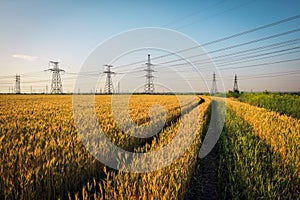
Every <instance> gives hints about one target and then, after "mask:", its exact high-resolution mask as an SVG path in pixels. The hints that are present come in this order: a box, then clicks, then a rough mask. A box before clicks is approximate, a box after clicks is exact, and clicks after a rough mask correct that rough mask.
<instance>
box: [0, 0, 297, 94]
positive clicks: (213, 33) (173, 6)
mask: <svg viewBox="0 0 300 200" xmlns="http://www.w3.org/2000/svg"><path fill="white" fill-rule="evenodd" d="M298 14H300V1H291V0H288V1H283V0H282V1H258V0H257V1H247V0H241V1H240V0H234V1H230V0H227V1H226V0H225V1H217V0H216V1H158V0H157V1H138V0H134V1H1V3H0V24H1V32H0V44H1V46H0V66H1V68H0V69H1V75H0V92H8V91H9V90H11V88H12V87H14V75H15V74H20V75H21V90H22V91H23V92H29V91H30V90H31V87H32V88H34V89H33V90H34V91H36V92H42V91H43V90H45V87H46V85H47V86H48V87H50V84H51V74H50V72H43V70H44V69H47V67H48V61H49V60H58V61H60V62H61V67H62V68H63V69H65V70H66V72H68V73H69V72H70V73H71V72H72V73H78V72H79V70H80V67H81V66H82V64H83V63H84V61H85V60H86V59H87V58H88V56H89V54H90V53H91V52H92V51H93V50H94V49H95V48H96V47H97V46H98V45H99V44H101V43H102V42H103V41H106V40H107V39H108V38H111V37H112V36H114V35H117V34H119V33H121V32H124V31H128V30H131V29H136V28H143V27H161V28H168V29H171V30H175V31H178V32H180V33H182V34H184V35H186V36H188V37H190V38H191V39H193V40H194V41H196V42H198V43H199V44H204V43H206V42H209V41H213V40H216V39H219V38H223V37H226V36H230V35H233V34H236V33H239V32H243V31H246V30H249V29H252V28H255V27H257V26H261V25H265V24H269V23H272V22H275V21H278V20H281V19H285V18H288V17H291V16H294V15H298ZM296 28H300V19H296V20H293V21H290V22H287V23H283V24H281V25H278V26H274V27H271V28H268V29H264V30H261V31H257V32H253V33H250V34H247V35H244V36H241V37H237V38H234V39H231V40H226V41H224V42H220V43H216V44H213V45H209V46H205V47H204V50H205V51H207V52H210V51H213V50H216V49H220V48H223V47H228V46H232V45H235V44H239V43H243V42H247V41H251V40H255V39H259V38H262V37H267V36H270V35H274V34H277V33H281V32H285V31H289V30H292V29H296ZM297 38H300V32H295V33H293V34H288V35H284V36H283V37H278V38H274V39H272V40H266V41H262V42H258V43H255V44H252V45H248V46H243V47H241V48H235V49H232V50H230V51H223V52H219V53H215V54H210V55H209V56H210V57H216V56H222V55H225V54H230V53H235V52H238V51H242V50H247V49H250V48H256V47H260V46H265V45H271V44H274V43H279V42H285V41H287V40H292V39H297ZM298 46H299V44H298V45H297V44H294V46H284V47H282V48H278V49H277V50H284V49H287V48H295V51H296V50H297V49H296V47H298ZM270 51H271V50H270ZM270 51H269V52H270ZM272 51H275V50H272ZM266 52H268V51H266ZM283 52H285V51H283ZM287 52H290V51H287ZM147 53H151V55H153V56H154V57H155V56H159V55H160V54H163V52H161V51H150V52H149V50H145V51H144V52H141V53H140V54H139V56H142V55H144V57H140V58H137V60H143V59H145V61H146V57H147ZM263 53H264V52H263ZM270 55H273V54H270ZM275 55H276V54H275ZM296 58H300V53H297V52H293V53H291V54H286V55H284V56H278V57H275V56H274V57H272V58H266V59H261V60H259V61H252V62H249V63H245V62H244V63H240V64H236V65H234V66H237V67H241V66H245V65H254V64H259V63H267V62H269V63H270V62H276V61H282V60H289V59H290V60H291V59H296ZM169 59H174V58H169ZM195 60H197V59H195ZM198 60H199V59H198ZM132 61H134V59H133V60H132V59H128V60H127V62H129V63H130V62H132ZM164 61H167V60H164ZM153 62H154V61H153ZM157 62H161V61H159V60H157ZM214 62H215V63H216V65H217V68H218V62H216V61H214ZM222 62H223V61H221V63H219V65H222V64H224V62H223V63H222ZM124 63H126V59H125V60H124ZM299 63H300V61H294V62H284V63H280V64H274V65H265V66H261V67H248V68H244V69H243V68H240V69H229V70H223V71H222V70H221V71H220V73H217V78H218V81H219V80H221V78H223V82H224V86H225V90H230V89H231V88H232V85H233V77H234V74H235V73H237V74H238V77H241V80H240V81H239V86H240V89H241V90H244V91H250V90H254V91H263V90H272V91H300V72H296V71H297V70H300V66H299ZM103 64H105V63H99V66H102V65H103ZM227 66H232V65H227ZM141 67H142V66H141ZM220 68H222V67H220ZM102 70H103V67H100V68H99V71H102ZM128 70H130V69H129V68H128ZM115 71H116V72H117V71H118V70H117V68H116V69H115ZM162 71H163V69H162ZM294 72H295V73H294ZM68 73H65V74H64V75H62V80H63V85H64V90H65V91H66V92H68V91H72V90H73V86H74V81H75V77H74V76H71V75H70V74H68ZM209 74H212V72H210V71H208V72H207V74H206V75H205V77H204V79H205V81H206V84H207V85H208V86H210V85H211V77H209ZM281 74H284V75H282V76H281ZM143 75H144V74H143V73H141V74H138V75H136V76H135V78H134V77H133V78H132V79H130V80H132V82H134V83H135V82H136V83H137V84H138V83H140V84H143V83H144V79H145V78H144V77H143ZM155 76H156V77H157V78H156V79H155V80H157V81H159V80H161V79H162V78H163V79H164V80H167V81H168V80H170V82H169V84H172V86H173V87H177V85H176V84H178V88H180V87H179V86H180V83H176V81H174V80H172V75H171V74H165V73H160V70H158V71H157V72H156V74H155ZM259 76H265V77H264V78H259ZM191 77H192V75H191ZM113 78H114V79H115V80H117V79H118V78H117V77H113ZM196 78H197V77H195V79H196ZM191 79H193V77H192V78H191ZM104 81H105V77H102V80H100V82H99V84H98V85H97V86H96V89H97V88H98V89H97V90H98V91H99V90H100V89H102V90H103V84H104ZM167 81H166V82H165V84H168V83H167ZM172 81H173V82H172ZM129 82H130V81H129ZM129 82H128V80H127V82H125V81H123V82H122V81H121V88H122V90H123V91H131V90H133V89H135V88H133V86H131V85H132V83H131V84H130V83H129ZM114 84H115V85H116V84H117V83H116V82H115V83H114ZM192 84H200V82H199V83H198V82H197V81H196V80H192ZM201 84H202V83H201ZM218 84H221V83H219V82H218ZM195 88H196V90H199V91H200V90H201V91H205V90H207V89H208V88H207V87H206V86H205V84H204V83H203V85H202V86H199V87H198V85H197V86H195ZM220 88H221V85H220ZM180 90H181V91H184V90H185V88H181V89H180Z"/></svg>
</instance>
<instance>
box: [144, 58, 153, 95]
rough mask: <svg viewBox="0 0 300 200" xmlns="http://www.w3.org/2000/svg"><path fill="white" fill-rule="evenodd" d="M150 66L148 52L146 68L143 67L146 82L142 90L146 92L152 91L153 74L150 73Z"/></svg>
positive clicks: (151, 70) (150, 92)
mask: <svg viewBox="0 0 300 200" xmlns="http://www.w3.org/2000/svg"><path fill="white" fill-rule="evenodd" d="M152 66H153V65H152V64H151V60H150V54H148V62H147V63H146V69H145V71H146V83H145V87H144V92H145V93H148V94H152V93H154V83H153V79H154V76H153V75H152V73H153V72H154V70H153V69H152Z"/></svg>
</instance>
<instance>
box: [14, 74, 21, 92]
mask: <svg viewBox="0 0 300 200" xmlns="http://www.w3.org/2000/svg"><path fill="white" fill-rule="evenodd" d="M20 80H21V79H20V75H16V87H15V92H16V94H20V93H21V87H20V82H21V81H20Z"/></svg>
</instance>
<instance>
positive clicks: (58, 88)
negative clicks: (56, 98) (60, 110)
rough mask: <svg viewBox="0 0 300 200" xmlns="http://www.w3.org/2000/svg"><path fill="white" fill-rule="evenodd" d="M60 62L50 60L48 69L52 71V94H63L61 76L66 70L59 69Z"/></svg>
mask: <svg viewBox="0 0 300 200" xmlns="http://www.w3.org/2000/svg"><path fill="white" fill-rule="evenodd" d="M58 63H59V62H56V61H49V67H51V66H52V68H49V69H48V70H47V71H52V72H53V73H52V83H51V93H52V94H62V93H63V88H62V82H61V78H60V72H64V71H65V70H63V69H59V67H58Z"/></svg>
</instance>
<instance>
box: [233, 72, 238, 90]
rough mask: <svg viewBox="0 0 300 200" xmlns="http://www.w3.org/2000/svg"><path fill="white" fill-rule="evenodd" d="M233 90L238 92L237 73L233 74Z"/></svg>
mask: <svg viewBox="0 0 300 200" xmlns="http://www.w3.org/2000/svg"><path fill="white" fill-rule="evenodd" d="M233 92H237V93H239V87H238V84H237V75H236V74H235V76H234V84H233Z"/></svg>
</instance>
